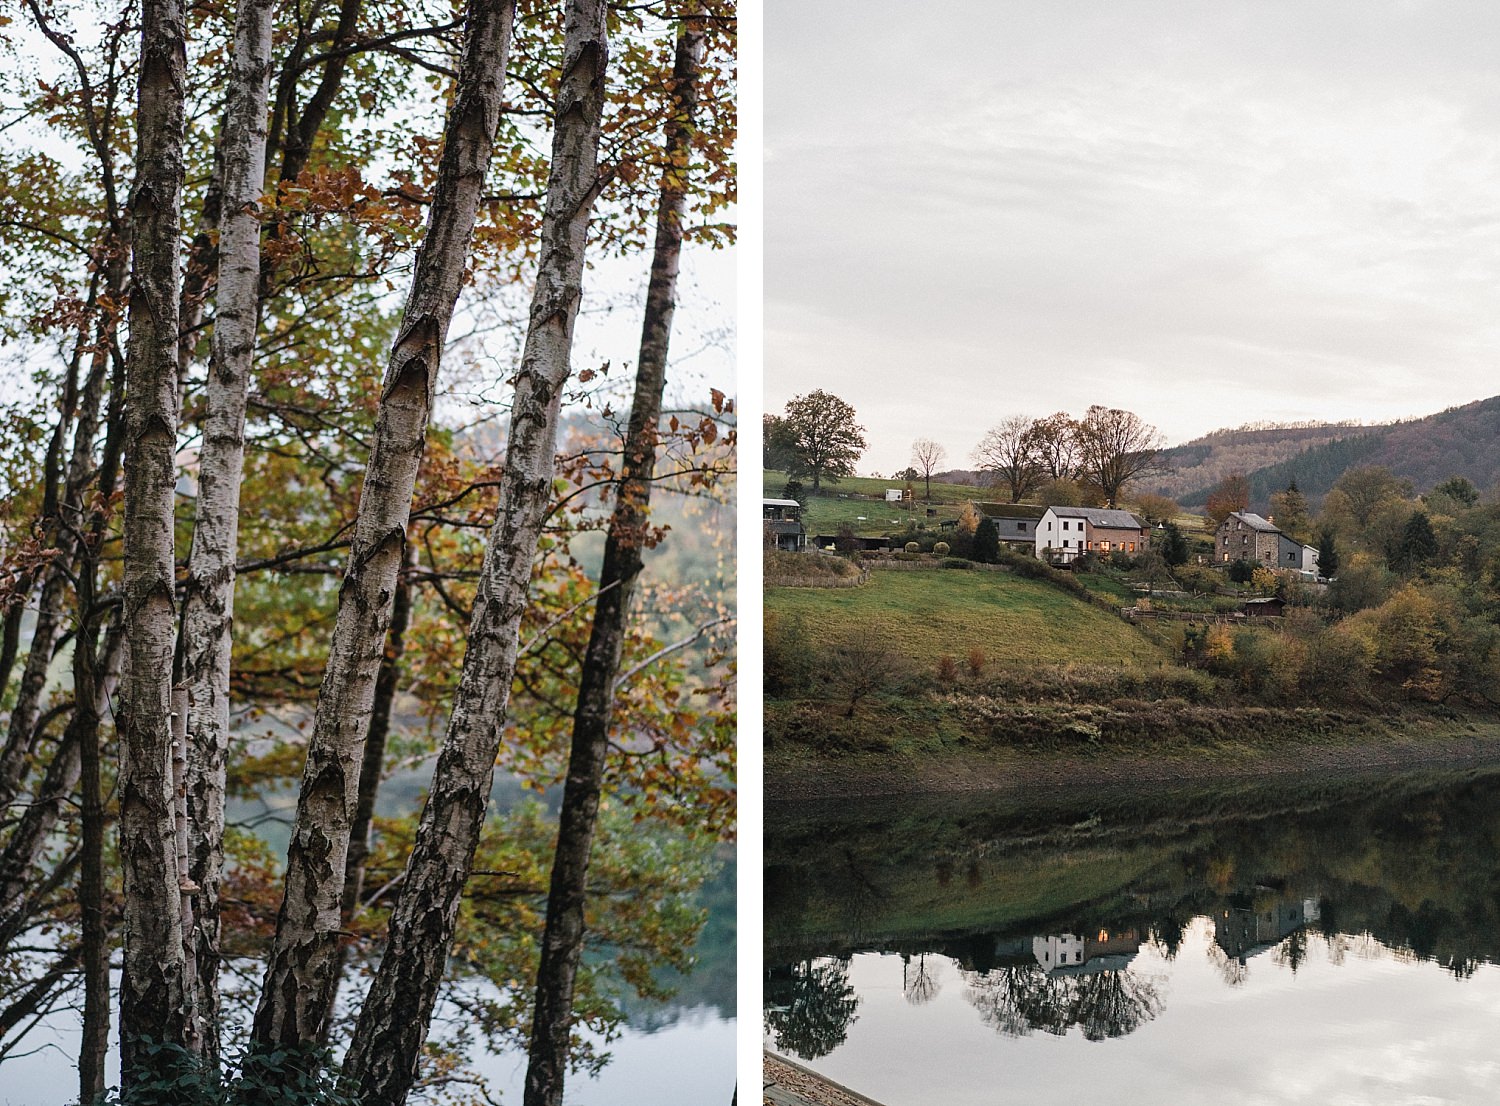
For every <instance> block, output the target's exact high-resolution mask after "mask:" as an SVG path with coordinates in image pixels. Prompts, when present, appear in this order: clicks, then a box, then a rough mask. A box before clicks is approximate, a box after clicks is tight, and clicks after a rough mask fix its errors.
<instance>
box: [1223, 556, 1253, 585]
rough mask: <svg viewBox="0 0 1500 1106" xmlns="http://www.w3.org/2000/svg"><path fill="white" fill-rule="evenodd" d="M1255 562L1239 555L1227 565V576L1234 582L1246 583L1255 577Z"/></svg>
mask: <svg viewBox="0 0 1500 1106" xmlns="http://www.w3.org/2000/svg"><path fill="white" fill-rule="evenodd" d="M1255 567H1256V566H1255V562H1254V561H1247V560H1246V559H1245V558H1244V557H1241V558H1240V559H1239V560H1237V561H1233V562H1231V563H1230V565H1229V578H1230V579H1231V580H1233V581H1234V582H1235V583H1236V584H1248V583H1249V582H1250V581H1251V580H1253V579H1255Z"/></svg>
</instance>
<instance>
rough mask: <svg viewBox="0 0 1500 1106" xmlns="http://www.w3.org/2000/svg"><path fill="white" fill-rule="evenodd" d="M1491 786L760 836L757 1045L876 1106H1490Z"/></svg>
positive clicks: (1497, 1035) (831, 824) (1494, 816)
mask: <svg viewBox="0 0 1500 1106" xmlns="http://www.w3.org/2000/svg"><path fill="white" fill-rule="evenodd" d="M1497 959H1500V772H1494V771H1491V772H1478V771H1471V772H1463V773H1452V774H1448V775H1446V776H1433V775H1427V776H1407V777H1400V778H1385V779H1366V780H1361V781H1351V782H1346V783H1342V784H1339V785H1336V786H1332V785H1327V784H1322V783H1310V782H1305V781H1304V782H1299V783H1292V784H1287V783H1282V784H1278V785H1276V786H1270V787H1267V786H1260V787H1251V786H1237V787H1232V788H1231V787H1221V788H1216V789H1215V788H1196V789H1186V790H1183V789H1179V790H1172V791H1157V792H1156V793H1154V794H1152V795H1150V796H1149V797H1146V798H1132V797H1126V796H1120V795H1110V794H1101V793H1098V792H1094V793H1092V794H1090V795H1089V796H1086V797H1084V796H1079V795H1076V794H1075V795H1069V794H1067V793H1066V789H1063V790H1062V791H1061V792H1059V793H1058V794H1056V795H1052V796H1049V797H1047V798H1045V799H1044V800H1042V801H1039V802H1032V803H1025V802H1021V801H1019V800H1014V799H1006V800H1001V801H997V800H975V799H965V800H962V801H954V800H948V801H945V802H941V803H938V802H929V803H912V802H909V801H908V802H902V803H886V804H870V805H850V804H847V803H846V804H842V805H841V807H840V808H839V809H837V810H834V809H820V810H812V811H808V810H806V809H805V808H804V809H800V810H798V811H795V812H778V811H776V810H774V809H773V810H770V811H768V813H767V840H766V963H767V965H768V968H767V972H766V1008H765V1015H764V1028H765V1037H766V1043H767V1045H768V1047H771V1048H773V1049H774V1050H776V1051H779V1052H782V1053H784V1054H786V1055H788V1056H791V1057H793V1058H796V1059H798V1060H800V1061H801V1062H803V1063H806V1064H807V1065H808V1066H810V1067H812V1068H814V1069H815V1070H817V1071H820V1072H822V1073H824V1074H826V1075H827V1076H829V1077H830V1078H832V1079H834V1080H837V1081H838V1082H840V1083H844V1084H846V1085H848V1086H850V1087H852V1088H854V1089H856V1090H859V1091H862V1092H863V1093H865V1094H868V1095H870V1096H872V1097H874V1098H876V1099H878V1100H879V1101H880V1102H882V1103H884V1104H886V1106H916V1104H922V1103H931V1102H944V1103H955V1104H965V1103H985V1104H996V1103H1012V1102H1013V1103H1070V1104H1071V1103H1084V1102H1109V1103H1121V1104H1126V1103H1142V1104H1146V1103H1151V1104H1162V1103H1166V1104H1171V1103H1197V1102H1207V1101H1212V1102H1214V1103H1215V1104H1216V1106H1225V1104H1231V1106H1236V1104H1242V1103H1243V1104H1246V1106H1248V1104H1252V1103H1253V1104H1262V1103H1272V1102H1275V1103H1318V1104H1319V1106H1329V1104H1350V1106H1353V1104H1359V1106H1365V1104H1377V1106H1385V1104H1413V1106H1415V1104H1434V1103H1463V1104H1469V1103H1474V1104H1478V1103H1484V1104H1492V1103H1495V1102H1500V967H1497V966H1496V964H1497Z"/></svg>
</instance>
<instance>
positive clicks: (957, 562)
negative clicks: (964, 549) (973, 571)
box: [943, 557, 974, 568]
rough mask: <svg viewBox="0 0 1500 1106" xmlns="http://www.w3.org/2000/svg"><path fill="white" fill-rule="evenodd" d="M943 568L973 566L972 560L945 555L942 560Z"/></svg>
mask: <svg viewBox="0 0 1500 1106" xmlns="http://www.w3.org/2000/svg"><path fill="white" fill-rule="evenodd" d="M943 567H944V568H973V567H974V562H973V561H966V560H964V559H963V558H962V557H947V558H945V559H944V561H943Z"/></svg>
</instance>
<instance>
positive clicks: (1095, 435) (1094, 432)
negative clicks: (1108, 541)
mask: <svg viewBox="0 0 1500 1106" xmlns="http://www.w3.org/2000/svg"><path fill="white" fill-rule="evenodd" d="M1163 444H1164V442H1163V439H1162V436H1161V435H1160V434H1158V433H1157V430H1156V427H1154V426H1152V425H1151V424H1150V423H1148V422H1146V421H1145V420H1144V419H1142V418H1141V417H1140V416H1139V415H1137V414H1135V413H1134V412H1132V411H1122V410H1120V409H1119V408H1118V407H1103V406H1100V405H1099V404H1095V405H1094V406H1092V407H1090V408H1089V409H1088V413H1087V414H1085V415H1084V416H1083V418H1082V419H1081V420H1079V423H1078V454H1079V459H1080V461H1081V468H1082V471H1083V475H1084V476H1085V477H1086V478H1088V479H1089V480H1092V481H1093V482H1094V483H1095V484H1097V485H1098V487H1099V490H1100V491H1101V492H1102V493H1103V494H1104V498H1105V499H1106V500H1107V501H1108V503H1109V505H1110V506H1111V507H1113V506H1116V505H1117V503H1118V501H1119V497H1120V490H1121V489H1122V488H1124V487H1125V485H1126V484H1127V483H1128V482H1129V481H1131V480H1133V479H1134V478H1135V477H1137V476H1140V475H1141V474H1142V473H1145V472H1150V471H1151V470H1152V469H1153V468H1154V467H1155V466H1156V463H1157V461H1156V459H1157V454H1158V453H1160V452H1161V449H1162V446H1163Z"/></svg>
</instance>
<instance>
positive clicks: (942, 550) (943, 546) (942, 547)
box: [932, 541, 948, 557]
mask: <svg viewBox="0 0 1500 1106" xmlns="http://www.w3.org/2000/svg"><path fill="white" fill-rule="evenodd" d="M932 551H933V552H934V553H936V554H937V555H938V556H939V557H946V556H947V555H948V543H947V542H945V541H940V542H938V543H937V544H936V545H934V546H933V547H932Z"/></svg>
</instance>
